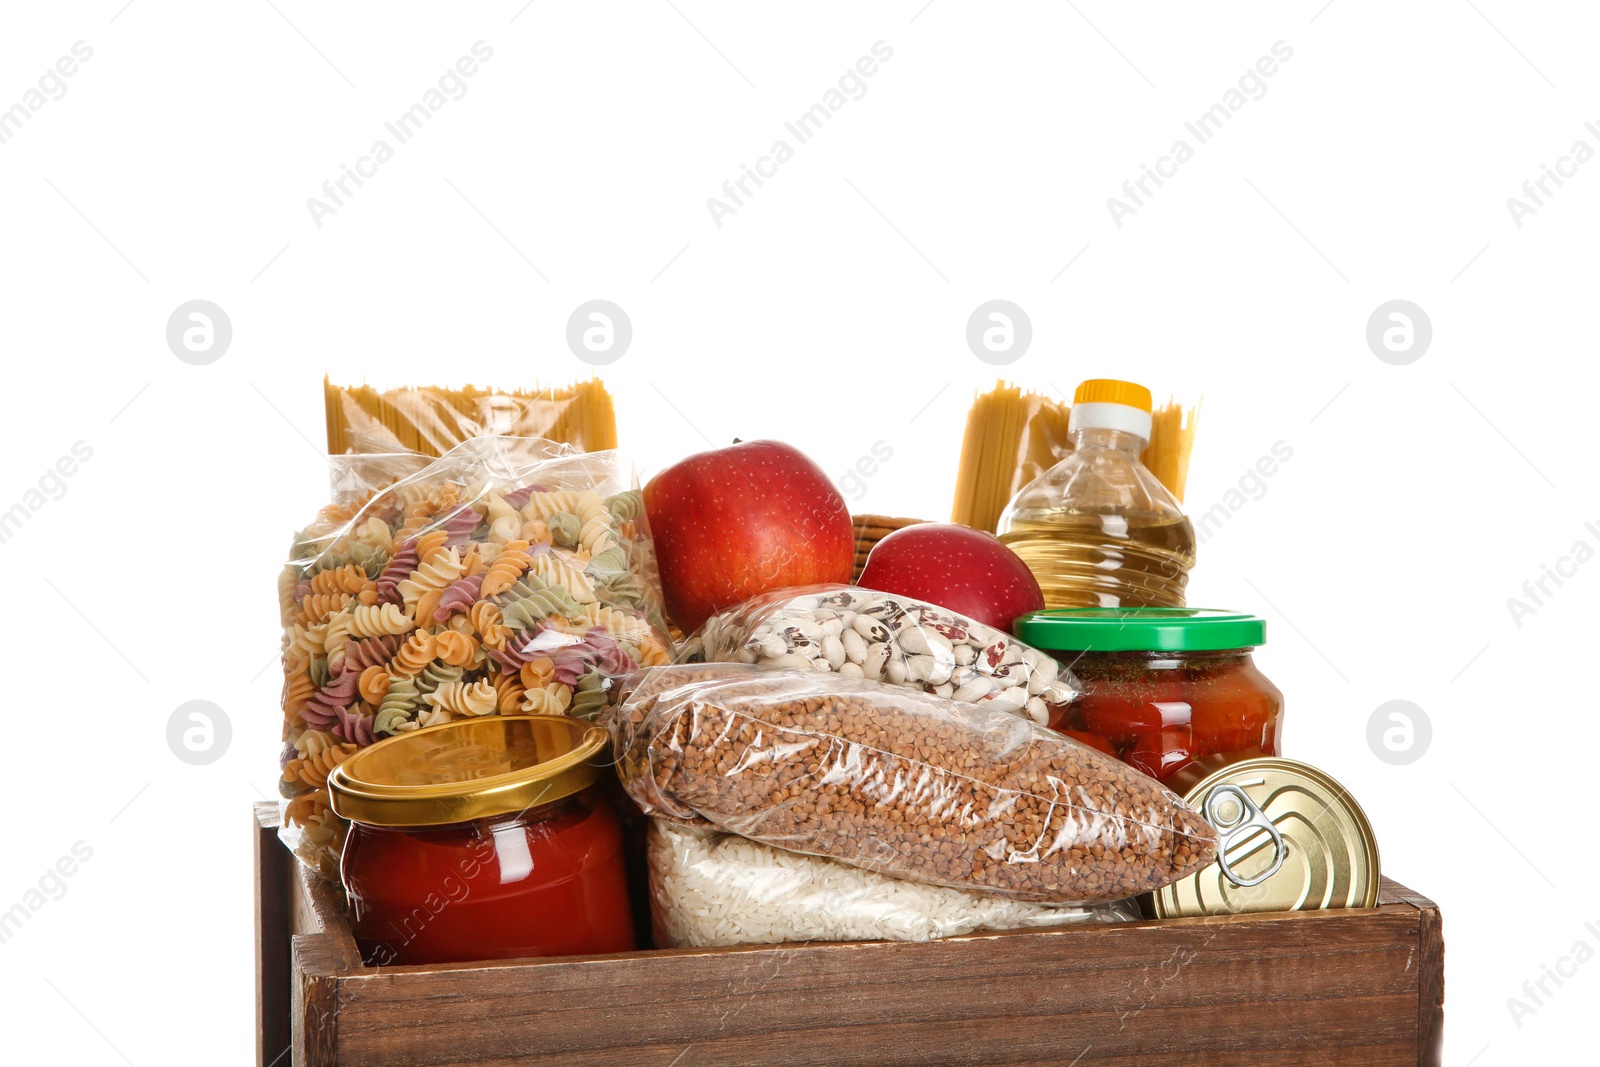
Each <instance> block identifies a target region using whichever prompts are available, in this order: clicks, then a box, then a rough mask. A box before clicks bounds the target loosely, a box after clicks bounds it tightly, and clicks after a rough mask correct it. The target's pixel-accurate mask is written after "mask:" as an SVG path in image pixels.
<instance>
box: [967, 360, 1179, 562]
mask: <svg viewBox="0 0 1600 1067" xmlns="http://www.w3.org/2000/svg"><path fill="white" fill-rule="evenodd" d="M1071 410H1072V408H1071V405H1070V404H1067V403H1066V402H1064V401H1059V400H1056V399H1054V398H1052V397H1049V396H1045V395H1043V394H1041V393H1034V392H1028V391H1024V390H1023V389H1021V388H1020V387H1018V386H1015V385H1011V384H1009V383H1007V382H996V383H995V387H994V388H993V389H992V390H990V391H989V392H987V393H980V394H978V396H977V397H976V398H975V399H974V400H973V402H972V410H971V411H969V412H968V413H967V430H966V436H965V437H964V439H963V440H962V445H961V466H960V468H959V469H958V470H957V472H956V492H955V502H954V504H953V505H952V507H951V509H950V519H951V521H952V522H959V523H962V524H964V525H966V526H973V527H976V528H978V529H980V530H988V531H989V532H990V533H993V532H994V530H995V526H996V524H997V523H998V522H999V519H1000V514H1001V512H1003V511H1005V509H1006V505H1007V504H1008V503H1010V501H1011V498H1012V497H1014V496H1016V494H1017V491H1018V490H1020V489H1021V488H1022V487H1023V486H1025V485H1027V484H1028V483H1029V482H1031V481H1033V479H1035V478H1037V477H1038V476H1039V475H1041V474H1043V473H1044V472H1045V471H1047V470H1049V469H1050V468H1051V467H1052V466H1054V465H1055V464H1056V462H1057V461H1059V460H1060V459H1061V457H1062V456H1064V455H1065V454H1066V453H1067V451H1068V450H1069V449H1070V448H1071V447H1072V445H1071V441H1070V440H1069V439H1068V437H1067V416H1068V414H1069V413H1070V412H1071ZM1198 412H1199V409H1198V408H1194V407H1184V406H1183V405H1181V404H1178V403H1177V402H1175V401H1173V400H1168V401H1167V403H1166V404H1164V405H1162V406H1160V407H1158V408H1156V409H1155V411H1154V413H1153V414H1152V416H1151V421H1152V430H1151V434H1150V444H1149V446H1148V447H1146V448H1145V450H1144V455H1143V460H1144V465H1145V466H1146V467H1148V468H1149V469H1150V472H1151V473H1152V474H1154V475H1155V476H1156V477H1157V478H1159V479H1160V480H1161V484H1162V485H1165V486H1166V487H1167V488H1168V489H1169V490H1171V492H1172V495H1173V496H1175V497H1177V498H1178V499H1179V500H1180V501H1181V500H1183V486H1184V483H1185V481H1187V480H1188V476H1189V454H1190V451H1191V449H1192V448H1193V446H1194V432H1195V420H1196V417H1197V415H1198Z"/></svg>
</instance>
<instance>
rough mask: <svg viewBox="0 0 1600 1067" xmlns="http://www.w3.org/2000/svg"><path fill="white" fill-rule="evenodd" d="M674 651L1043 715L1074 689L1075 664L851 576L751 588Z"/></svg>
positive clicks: (1058, 710) (1057, 708)
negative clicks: (854, 582) (852, 581)
mask: <svg viewBox="0 0 1600 1067" xmlns="http://www.w3.org/2000/svg"><path fill="white" fill-rule="evenodd" d="M678 658H679V661H680V662H711V663H755V664H759V665H760V666H763V667H795V668H799V669H802V670H818V671H827V672H832V673H836V674H838V675H840V676H841V677H845V678H867V679H870V680H872V681H884V682H889V683H891V684H894V685H905V686H909V687H912V688H915V689H921V690H924V691H926V692H929V693H934V694H937V695H938V696H943V697H950V698H951V699H953V700H958V701H961V702H962V703H967V704H977V705H978V706H979V707H984V708H999V709H1003V710H1005V711H1009V712H1012V713H1013V714H1016V715H1024V716H1027V717H1028V718H1031V719H1032V720H1033V721H1034V722H1037V723H1041V724H1044V723H1047V722H1049V721H1050V719H1051V718H1052V717H1056V718H1059V717H1060V716H1061V714H1062V712H1063V709H1064V708H1065V706H1066V705H1067V704H1069V703H1071V701H1072V700H1073V699H1074V698H1075V697H1076V696H1077V695H1078V691H1079V687H1078V684H1077V681H1076V680H1075V679H1074V678H1073V676H1072V672H1071V671H1068V670H1066V669H1065V668H1063V667H1062V666H1061V665H1060V664H1059V663H1058V662H1057V661H1056V660H1055V659H1054V658H1053V657H1051V656H1049V655H1047V654H1045V653H1043V652H1039V651H1037V650H1035V649H1033V648H1030V647H1029V646H1027V645H1025V644H1023V643H1022V642H1021V641H1018V640H1017V639H1016V638H1014V637H1012V636H1011V635H1010V634H1007V633H1002V632H1001V631H999V630H996V629H994V628H993V627H991V626H987V625H985V624H983V623H981V622H977V621H976V620H974V619H969V618H967V617H966V616H965V615H960V614H957V613H956V612H953V611H947V610H945V609H944V608H941V607H937V606H935V605H933V604H928V603H926V602H924V601H921V600H913V599H912V598H910V597H904V596H899V595H896V594H893V593H880V592H878V591H877V590H874V589H861V588H858V587H856V586H850V585H814V586H806V587H803V588H797V589H783V590H779V591H777V592H775V593H769V594H767V595H765V596H759V597H755V598H754V599H751V600H748V601H746V602H745V603H743V604H741V605H739V606H738V607H736V608H730V609H728V610H727V611H724V612H721V613H719V614H717V615H713V616H712V617H711V618H709V619H707V620H706V622H705V625H704V626H702V627H701V628H700V629H699V630H698V631H697V632H696V633H695V634H694V636H692V637H691V638H690V639H689V640H688V642H686V643H685V645H684V647H683V649H682V651H681V652H680V653H679V656H678Z"/></svg>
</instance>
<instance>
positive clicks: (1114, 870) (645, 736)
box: [611, 665, 1216, 903]
mask: <svg viewBox="0 0 1600 1067" xmlns="http://www.w3.org/2000/svg"><path fill="white" fill-rule="evenodd" d="M611 726H612V730H613V735H614V737H615V739H616V746H617V752H618V753H619V766H618V770H619V772H620V774H621V776H622V779H623V782H624V784H625V786H626V787H627V789H628V792H629V794H630V795H631V796H632V797H633V798H634V800H635V801H637V802H638V803H639V804H640V805H641V806H642V807H643V808H644V809H645V810H646V811H647V812H649V813H651V814H658V815H665V816H670V817H674V818H678V819H683V820H687V821H695V822H699V821H700V820H702V819H703V820H704V821H705V822H707V823H710V824H711V825H714V826H717V827H719V828H721V829H723V830H727V831H729V832H732V833H736V834H739V835H741V836H744V837H748V838H751V839H752V840H755V841H760V842H763V843H765V844H769V845H774V846H777V847H779V848H786V849H789V850H791V851H795V852H804V853H809V854H811V855H818V856H828V857H830V858H832V859H836V860H840V861H843V862H845V863H850V864H854V865H856V866H858V867H865V868H868V869H870V870H875V871H880V872H882V873H884V874H888V875H892V876H895V877H900V878H909V879H912V880H914V881H921V882H929V883H933V884H936V885H948V886H955V887H958V888H962V889H981V890H986V891H989V892H995V893H1001V894H1004V895H1006V896H1011V897H1014V898H1016V899H1021V900H1043V901H1052V902H1058V903H1091V902H1095V901H1104V900H1116V899H1120V898H1122V897H1128V896H1132V895H1134V894H1137V893H1143V892H1147V891H1149V890H1153V889H1157V888H1159V887H1161V886H1164V885H1166V884H1168V883H1169V882H1173V881H1176V880H1177V879H1179V878H1182V877H1184V876H1186V875H1188V874H1190V873H1192V872H1193V871H1195V870H1198V869H1199V868H1200V867H1203V866H1205V865H1206V864H1208V863H1210V862H1211V861H1212V860H1213V859H1214V858H1215V852H1216V833H1215V831H1213V830H1212V829H1211V827H1210V826H1209V825H1207V824H1206V822H1205V821H1204V820H1203V819H1201V818H1200V816H1198V815H1196V814H1195V813H1194V812H1192V811H1190V810H1189V809H1188V808H1187V807H1185V806H1184V804H1183V802H1182V801H1181V800H1179V799H1178V797H1177V796H1176V795H1174V794H1173V793H1171V792H1169V791H1167V790H1166V789H1164V788H1162V787H1161V786H1160V785H1159V784H1157V783H1156V782H1155V781H1154V780H1152V779H1150V778H1147V777H1145V776H1144V775H1142V774H1140V773H1139V772H1137V771H1135V770H1133V769H1131V768H1129V767H1127V766H1125V765H1123V764H1122V763H1120V762H1118V761H1117V760H1115V759H1112V758H1111V757H1109V756H1106V755H1104V754H1102V753H1099V752H1096V751H1094V750H1092V749H1090V748H1088V747H1086V746H1083V745H1080V744H1078V743H1077V742H1075V741H1073V740H1071V739H1070V738H1067V737H1064V736H1062V735H1061V734H1057V733H1055V732H1054V731H1051V730H1047V729H1045V728H1044V727H1041V726H1038V725H1036V724H1034V723H1031V722H1028V721H1026V720H1024V719H1022V718H1019V717H1018V716H1016V715H1015V714H1013V713H1011V712H1008V711H1005V710H1000V709H985V708H982V707H976V706H973V705H969V704H962V703H958V702H955V701H951V700H948V699H945V698H943V697H939V696H936V695H932V694H927V693H920V692H915V691H911V690H907V689H904V688H899V687H895V686H890V685H885V684H883V683H878V682H870V681H866V680H864V679H859V678H849V677H842V676H839V675H834V674H829V673H824V672H821V671H815V670H809V671H808V670H766V671H762V670H759V669H757V668H754V667H743V666H737V665H685V666H677V667H654V668H651V669H649V670H646V671H643V672H641V673H640V674H638V675H636V676H634V679H633V681H632V683H631V684H630V687H629V689H628V690H626V691H625V692H624V693H623V694H622V697H621V702H620V704H619V706H618V707H617V708H616V710H615V712H614V714H613V715H612V717H611Z"/></svg>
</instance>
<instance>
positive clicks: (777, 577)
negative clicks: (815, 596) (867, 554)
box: [644, 441, 856, 633]
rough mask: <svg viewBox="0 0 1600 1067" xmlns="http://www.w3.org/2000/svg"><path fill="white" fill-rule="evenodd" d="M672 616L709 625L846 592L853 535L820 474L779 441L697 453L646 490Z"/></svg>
mask: <svg viewBox="0 0 1600 1067" xmlns="http://www.w3.org/2000/svg"><path fill="white" fill-rule="evenodd" d="M644 508H645V514H646V515H647V516H649V519H650V530H651V533H652V534H653V535H654V537H655V545H656V559H657V560H658V561H659V563H660V567H661V587H662V592H663V593H665V594H666V599H667V615H668V616H669V617H670V618H671V619H672V621H673V622H675V623H677V624H678V626H679V627H680V628H681V629H682V630H683V631H684V632H686V633H687V632H689V631H691V630H693V629H695V628H696V627H698V626H699V625H700V624H701V623H702V622H704V621H705V620H706V617H707V616H708V615H711V614H713V613H714V612H718V611H721V610H722V609H723V608H727V607H732V606H733V605H735V604H739V603H742V602H743V601H745V600H748V599H750V598H751V597H753V596H758V595H759V594H761V593H765V592H768V591H770V590H773V589H782V588H785V587H787V586H791V585H810V584H812V583H813V582H848V581H849V580H850V572H851V570H852V569H853V568H854V566H855V551H856V548H855V532H854V530H853V529H852V528H851V525H850V510H849V508H848V507H846V506H845V502H844V497H842V496H840V495H839V490H838V489H836V488H834V485H833V482H832V481H831V480H829V478H828V476H827V475H826V474H824V473H823V471H822V468H821V467H819V466H817V465H816V464H815V463H813V462H811V460H809V459H807V458H806V456H805V454H804V453H803V452H801V451H800V450H799V449H797V448H794V447H793V446H791V445H786V444H784V443H783V442H781V441H748V442H745V443H743V444H735V445H733V446H732V447H729V448H718V449H713V450H712V451H710V452H700V453H698V454H696V455H693V456H690V457H689V458H688V459H685V460H683V461H681V462H679V463H675V464H673V465H672V466H671V467H668V468H667V469H666V470H664V471H662V472H661V473H660V474H658V475H656V476H655V477H654V478H652V479H650V482H649V484H648V485H646V486H645V487H644Z"/></svg>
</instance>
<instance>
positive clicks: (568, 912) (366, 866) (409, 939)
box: [328, 715, 636, 966]
mask: <svg viewBox="0 0 1600 1067" xmlns="http://www.w3.org/2000/svg"><path fill="white" fill-rule="evenodd" d="M607 749H608V739H607V737H606V733H605V731H604V730H601V729H599V728H597V727H594V726H592V725H590V724H589V723H587V722H584V721H582V720H578V719H571V718H567V717H565V716H559V715H525V716H489V717H485V718H482V719H467V720H461V721H457V722H451V723H445V724H442V725H439V726H433V727H429V728H427V729H423V730H415V731H411V732H408V733H403V734H400V735H398V736H396V737H392V738H389V739H387V740H384V741H380V742H378V743H377V744H375V745H372V746H371V747H369V748H365V749H363V750H361V751H360V752H358V753H356V754H355V755H353V756H351V757H350V758H349V759H347V760H345V761H344V763H342V764H340V765H339V766H338V767H336V768H335V769H334V772H333V773H332V774H330V775H329V778H328V788H329V794H330V797H331V801H332V806H333V810H334V812H335V813H336V814H338V815H340V816H342V817H344V818H346V819H349V820H350V821H351V823H352V826H351V829H350V835H349V838H348V839H347V840H346V842H345V846H344V854H343V857H342V860H341V863H340V874H341V877H342V879H343V881H344V886H345V890H346V892H347V893H348V895H349V899H350V909H351V924H352V926H353V928H354V932H355V938H356V942H357V944H358V945H359V946H360V948H361V952H362V957H363V958H364V959H365V960H366V961H367V963H368V964H370V965H378V966H381V965H386V964H419V963H446V962H457V961H465V960H480V959H513V958H518V957H524V956H567V955H590V954H595V953H603V952H625V951H629V950H631V949H633V948H634V947H635V945H636V942H635V937H634V930H633V920H632V913H631V910H630V907H629V902H628V889H627V879H626V874H625V866H624V862H623V848H622V828H621V824H620V822H619V820H618V818H617V814H616V812H615V810H614V809H613V808H612V807H611V805H610V802H609V801H608V800H607V799H606V798H605V796H604V795H602V793H601V791H600V789H599V787H598V783H599V781H600V778H601V776H602V774H603V773H604V772H605V769H606V766H607V761H606V759H605V756H606V752H607Z"/></svg>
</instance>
